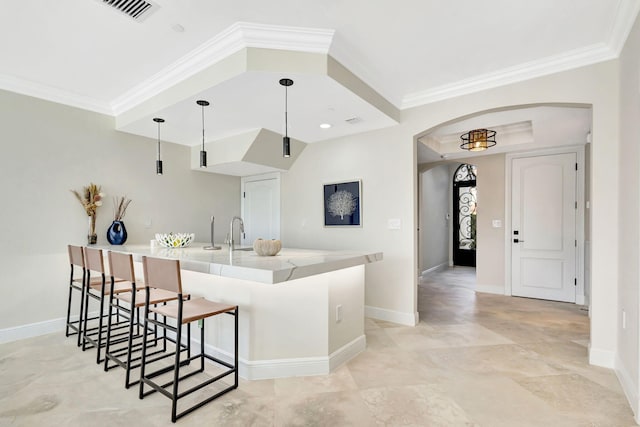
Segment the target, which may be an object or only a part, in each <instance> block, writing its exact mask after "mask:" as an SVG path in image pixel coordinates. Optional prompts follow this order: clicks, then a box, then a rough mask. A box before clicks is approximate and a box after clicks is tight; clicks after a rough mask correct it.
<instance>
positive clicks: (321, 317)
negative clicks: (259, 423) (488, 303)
mask: <svg viewBox="0 0 640 427" xmlns="http://www.w3.org/2000/svg"><path fill="white" fill-rule="evenodd" d="M204 246H206V244H203V243H192V244H191V246H189V247H186V248H175V249H173V248H164V247H151V246H149V245H124V246H109V245H104V246H100V247H101V248H102V249H103V250H112V251H116V252H123V253H130V254H132V255H133V257H134V263H135V268H136V272H137V273H138V275H139V277H142V266H141V261H142V256H150V257H159V258H170V259H179V260H180V266H181V269H182V282H183V288H184V290H185V292H189V293H190V294H192V295H193V296H195V297H198V296H203V297H205V298H207V299H210V300H213V301H219V302H224V303H231V304H237V305H238V306H239V307H240V315H239V323H240V324H239V356H240V376H242V377H243V378H245V379H263V378H277V377H289V376H300V375H320V374H327V373H329V372H331V370H333V369H334V368H335V367H337V366H339V365H340V364H342V363H344V362H345V361H347V360H349V359H350V358H352V357H354V356H355V355H357V354H358V353H359V352H361V351H362V350H364V348H365V347H366V339H365V335H364V281H365V265H366V264H369V263H372V262H377V261H381V260H382V253H380V252H356V251H326V250H309V249H288V248H283V249H282V250H281V251H280V253H278V254H277V255H275V256H259V255H258V254H256V253H255V252H253V251H252V250H250V249H251V248H238V249H237V250H234V251H230V250H229V248H228V246H227V245H221V246H222V249H221V250H205V249H204ZM218 317H220V316H218ZM231 322H232V319H226V316H225V317H223V318H221V319H215V320H212V323H213V325H208V326H207V329H206V330H207V337H206V339H205V342H207V343H208V344H207V345H209V344H211V346H210V347H209V348H208V350H209V351H210V352H212V353H213V354H214V355H217V356H218V357H221V358H223V359H224V358H225V357H227V358H228V355H229V354H231V353H232V348H233V327H232V325H231ZM227 323H228V324H227ZM193 336H198V334H193Z"/></svg>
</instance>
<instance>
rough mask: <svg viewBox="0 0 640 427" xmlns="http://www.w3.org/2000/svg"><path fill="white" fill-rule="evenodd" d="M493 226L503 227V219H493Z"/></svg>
mask: <svg viewBox="0 0 640 427" xmlns="http://www.w3.org/2000/svg"><path fill="white" fill-rule="evenodd" d="M491 226H492V227H493V228H500V227H502V221H500V220H499V219H494V220H493V221H491Z"/></svg>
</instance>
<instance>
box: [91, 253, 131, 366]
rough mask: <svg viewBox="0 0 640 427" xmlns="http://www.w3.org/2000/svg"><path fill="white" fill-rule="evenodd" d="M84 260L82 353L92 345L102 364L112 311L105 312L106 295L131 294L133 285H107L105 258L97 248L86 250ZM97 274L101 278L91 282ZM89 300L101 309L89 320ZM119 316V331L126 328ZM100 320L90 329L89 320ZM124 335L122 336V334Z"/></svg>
mask: <svg viewBox="0 0 640 427" xmlns="http://www.w3.org/2000/svg"><path fill="white" fill-rule="evenodd" d="M84 260H85V269H86V282H85V283H87V285H85V292H84V313H85V316H84V321H83V325H84V326H83V327H82V351H84V350H86V349H87V345H88V344H90V345H91V346H92V347H95V348H96V350H97V351H96V353H97V354H96V363H100V362H102V361H104V359H101V358H100V354H101V349H102V347H104V346H105V345H106V342H104V341H103V340H102V335H103V330H104V329H105V328H104V327H105V324H104V319H105V317H111V315H112V311H111V307H109V310H108V311H107V313H105V311H104V305H105V304H104V302H105V295H107V296H108V295H110V294H111V293H114V294H119V293H123V292H131V285H130V284H128V283H123V282H124V280H123V279H117V280H114V281H115V282H117V283H115V284H114V286H113V287H110V286H107V285H106V274H105V269H104V257H103V255H102V249H95V248H88V247H85V248H84ZM92 271H93V272H96V273H98V274H99V275H100V276H99V277H97V278H96V280H91V272H92ZM89 298H92V299H94V300H96V301H98V302H99V303H100V308H99V311H98V314H97V316H95V317H93V318H91V319H89V318H88V313H89ZM116 314H117V316H118V322H117V326H118V328H119V329H121V328H123V327H125V326H126V325H125V324H124V322H120V313H119V312H118V313H116ZM95 319H97V320H98V325H97V326H94V327H92V328H89V326H88V321H89V320H95ZM120 335H122V334H120Z"/></svg>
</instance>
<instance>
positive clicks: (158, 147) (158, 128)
mask: <svg viewBox="0 0 640 427" xmlns="http://www.w3.org/2000/svg"><path fill="white" fill-rule="evenodd" d="M158 160H160V122H158Z"/></svg>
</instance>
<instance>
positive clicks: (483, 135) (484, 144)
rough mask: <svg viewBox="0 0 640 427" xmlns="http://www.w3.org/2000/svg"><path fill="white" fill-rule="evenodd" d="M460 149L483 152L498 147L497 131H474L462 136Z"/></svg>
mask: <svg viewBox="0 0 640 427" xmlns="http://www.w3.org/2000/svg"><path fill="white" fill-rule="evenodd" d="M460 139H462V144H460V148H462V149H463V150H469V151H483V150H486V149H487V148H490V147H493V146H494V145H496V131H495V130H488V129H474V130H470V131H469V132H467V133H465V134H463V135H461V136H460Z"/></svg>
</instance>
